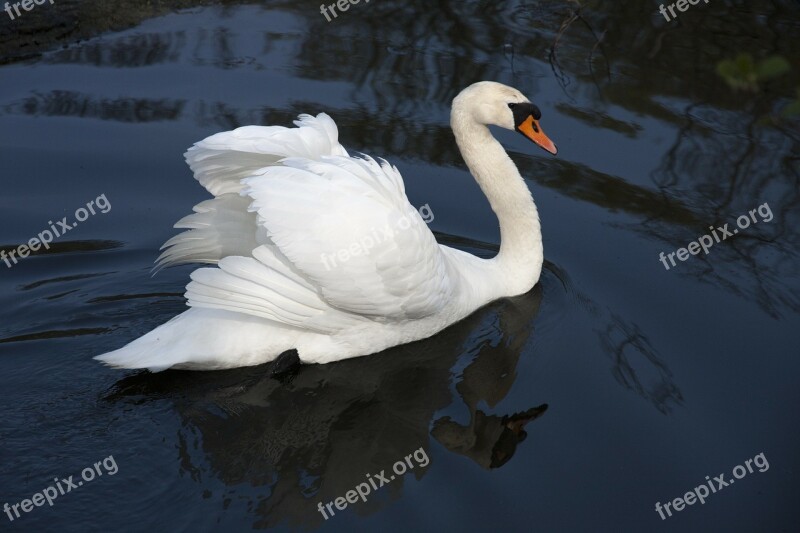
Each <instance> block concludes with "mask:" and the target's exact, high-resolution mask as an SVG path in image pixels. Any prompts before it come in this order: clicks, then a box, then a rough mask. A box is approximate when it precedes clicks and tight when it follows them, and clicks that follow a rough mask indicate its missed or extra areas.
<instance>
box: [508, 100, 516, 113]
mask: <svg viewBox="0 0 800 533" xmlns="http://www.w3.org/2000/svg"><path fill="white" fill-rule="evenodd" d="M515 107H517V104H516V103H515V102H511V103H510V104H508V108H509V109H510V110H512V111H513V110H514V108H515Z"/></svg>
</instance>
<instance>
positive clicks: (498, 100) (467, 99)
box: [453, 81, 558, 155]
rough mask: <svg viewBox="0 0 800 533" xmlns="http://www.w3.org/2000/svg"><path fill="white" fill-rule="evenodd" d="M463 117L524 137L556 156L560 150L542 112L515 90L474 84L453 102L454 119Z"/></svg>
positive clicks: (492, 84)
mask: <svg viewBox="0 0 800 533" xmlns="http://www.w3.org/2000/svg"><path fill="white" fill-rule="evenodd" d="M457 116H462V117H463V118H467V119H469V120H471V121H473V122H475V123H477V124H482V125H484V126H499V127H501V128H505V129H507V130H513V131H517V132H519V133H521V134H522V135H523V136H525V137H526V138H527V139H529V140H531V141H533V142H534V143H536V144H537V145H538V146H540V147H541V148H543V149H545V150H547V151H548V152H550V153H551V154H553V155H556V153H558V149H557V148H556V145H555V144H554V143H553V141H551V140H550V138H549V137H548V136H547V135H545V133H544V131H542V127H541V126H540V125H539V120H540V119H541V118H542V112H541V111H540V110H539V108H538V107H536V105H535V104H533V103H531V101H530V100H528V99H527V98H526V97H525V95H524V94H522V93H521V92H519V91H518V90H517V89H514V88H513V87H509V86H508V85H503V84H502V83H497V82H493V81H479V82H478V83H473V84H472V85H470V86H469V87H467V88H466V89H464V90H463V91H461V92H460V93H459V95H458V96H456V98H455V99H454V100H453V117H454V119H455V118H456V117H457Z"/></svg>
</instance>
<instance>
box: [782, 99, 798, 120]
mask: <svg viewBox="0 0 800 533" xmlns="http://www.w3.org/2000/svg"><path fill="white" fill-rule="evenodd" d="M781 114H782V115H783V116H785V117H792V116H795V115H800V100H795V101H794V102H791V103H790V104H789V105H787V106H786V107H784V108H783V111H782V112H781Z"/></svg>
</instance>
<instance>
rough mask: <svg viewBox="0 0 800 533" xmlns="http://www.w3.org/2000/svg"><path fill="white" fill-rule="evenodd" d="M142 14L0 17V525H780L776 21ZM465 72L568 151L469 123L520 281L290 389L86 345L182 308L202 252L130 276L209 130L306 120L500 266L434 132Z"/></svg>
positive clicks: (793, 196)
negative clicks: (500, 159)
mask: <svg viewBox="0 0 800 533" xmlns="http://www.w3.org/2000/svg"><path fill="white" fill-rule="evenodd" d="M12 4H13V3H12ZM130 4H131V3H129V2H123V1H121V0H107V1H102V2H101V1H99V0H98V1H89V0H84V1H77V0H57V1H56V2H54V3H50V2H45V3H43V4H42V5H38V4H33V3H32V4H31V5H29V6H28V7H30V9H28V10H26V9H24V8H25V2H23V3H22V4H21V5H20V11H19V14H17V13H15V12H14V7H13V5H12V6H11V7H10V9H11V11H10V12H9V11H6V12H0V21H2V22H0V154H2V162H3V164H2V170H1V171H0V172H2V183H3V185H4V186H5V187H6V189H5V192H4V194H3V195H2V197H0V213H2V221H3V224H2V229H0V249H2V250H3V251H4V253H5V254H6V255H4V256H3V258H4V259H3V262H0V289H2V291H0V306H1V308H2V312H1V313H2V322H0V376H2V377H0V399H2V402H1V403H0V405H2V411H3V412H2V416H0V457H2V461H0V495H1V496H2V498H0V505H3V506H4V507H3V509H2V514H0V523H2V529H3V530H4V531H112V530H121V531H145V530H150V531H240V530H241V531H246V530H251V529H275V530H278V531H283V530H287V531H288V530H318V529H319V530H329V531H354V530H355V531H375V530H381V531H387V532H388V531H408V530H420V531H497V530H510V531H605V530H610V531H712V530H713V531H717V530H726V531H794V530H796V529H797V524H798V523H800V511H798V507H797V501H798V499H799V498H800V482H799V481H798V477H797V471H798V469H799V468H800V456H799V455H800V454H798V450H800V425H799V424H798V407H797V406H798V405H800V388H798V385H797V384H798V378H800V361H798V359H797V352H798V348H799V347H800V342H798V341H800V333H799V332H800V320H799V318H800V257H798V250H799V249H800V248H799V247H798V245H799V244H800V235H798V229H799V228H800V187H798V185H799V184H800V128H798V124H799V122H798V115H800V113H798V112H797V111H798V108H799V107H800V103H798V102H799V101H800V39H798V38H797V37H796V36H797V35H798V32H800V4H798V3H797V2H792V1H790V0H785V1H781V0H769V1H767V0H753V1H749V2H744V1H738V0H737V1H733V0H731V1H724V2H723V1H716V2H710V3H703V2H699V3H697V4H696V5H695V4H691V5H688V7H687V4H686V2H683V3H681V2H678V3H677V7H676V8H675V9H674V11H675V14H676V16H675V17H671V16H670V17H666V16H662V14H661V13H660V12H659V6H658V5H657V4H655V3H636V2H627V3H624V4H625V5H622V4H621V3H619V2H612V1H611V0H595V1H589V2H583V3H580V4H579V3H578V2H574V1H568V0H548V1H541V2H532V1H522V0H496V1H493V2H488V1H477V0H462V1H459V2H455V1H452V2H450V1H446V0H441V1H430V0H428V1H422V0H403V1H399V0H380V1H375V2H369V3H367V2H360V3H359V2H352V0H350V5H349V6H348V4H347V2H344V3H343V2H342V1H340V2H339V6H341V5H344V6H345V7H346V8H347V9H346V10H345V9H343V8H341V7H338V6H335V5H334V9H333V10H331V8H330V7H329V8H328V9H327V10H326V9H321V8H319V7H317V3H313V2H295V1H291V0H267V1H259V2H256V1H225V2H212V1H193V0H182V1H180V0H175V1H163V2H146V3H141V4H142V5H139V6H133V7H132V6H131V5H130ZM681 6H683V7H685V8H686V9H681ZM666 7H667V9H668V7H669V6H666ZM334 12H335V15H334ZM668 18H669V20H667V19H668ZM329 19H330V20H329ZM480 80H493V81H499V82H502V83H505V84H508V85H511V86H513V87H516V88H518V89H520V90H521V91H522V92H523V93H524V94H526V95H527V96H528V97H530V98H531V100H532V101H533V102H534V103H536V105H537V106H538V107H539V108H540V109H541V111H542V119H541V123H542V126H543V128H544V129H545V131H546V132H547V134H548V135H549V136H550V138H552V139H553V140H554V142H555V143H556V144H557V145H558V148H559V152H558V155H557V156H555V157H553V156H550V155H549V154H547V153H545V152H544V151H542V150H540V149H538V148H537V147H535V146H534V145H532V144H530V143H528V142H527V141H526V140H525V139H523V138H522V137H521V136H519V135H518V134H516V133H514V132H510V131H504V130H500V129H494V130H493V133H494V135H495V136H496V137H497V138H498V140H500V141H501V143H502V144H503V146H504V147H505V148H506V149H507V151H508V153H509V154H510V156H511V157H512V159H513V160H514V162H515V163H516V164H517V166H518V167H519V169H520V172H521V174H522V175H523V177H524V178H525V181H526V183H527V185H528V186H529V188H530V190H531V191H532V193H533V196H534V198H535V200H536V204H537V207H538V209H539V214H540V217H541V221H542V232H543V239H544V257H545V263H544V269H543V272H542V277H541V280H540V282H539V283H538V284H537V285H536V287H534V289H533V290H532V291H530V292H529V293H527V294H525V295H522V296H518V297H514V298H508V299H504V300H499V301H496V302H494V303H492V304H489V305H488V306H486V307H484V308H481V309H479V310H478V311H477V312H475V313H474V314H473V315H471V316H469V317H468V318H467V319H465V320H463V321H461V322H459V323H457V324H455V325H454V326H451V327H450V328H448V329H446V330H445V331H443V332H442V333H440V334H438V335H435V336H433V337H431V338H429V339H426V340H422V341H418V342H415V343H411V344H407V345H403V346H398V347H395V348H392V349H389V350H386V351H384V352H382V353H379V354H375V355H370V356H367V357H360V358H355V359H350V360H346V361H342V362H337V363H331V364H327V365H308V366H303V367H301V368H300V369H299V370H297V371H296V372H294V373H293V374H291V375H288V376H283V377H281V378H276V377H273V375H272V371H271V370H272V369H271V365H269V364H266V365H261V366H254V367H247V368H239V369H234V370H225V371H212V372H191V371H179V370H168V371H165V372H160V373H155V374H153V373H149V372H147V371H123V370H114V369H110V368H106V367H104V366H102V365H101V364H99V363H98V362H97V361H95V360H93V359H92V357H93V356H95V355H99V354H102V353H104V352H107V351H110V350H114V349H117V348H119V347H121V346H123V345H125V344H126V343H127V342H130V341H131V340H133V339H135V338H137V337H139V336H141V335H143V334H144V333H146V332H148V331H150V330H152V329H153V328H155V327H156V326H158V325H160V324H162V323H164V322H166V321H167V320H169V319H170V318H172V317H173V316H175V315H177V314H179V313H181V312H182V311H184V310H185V309H186V303H185V302H186V300H185V298H184V291H185V287H186V284H187V283H188V281H189V274H190V273H191V272H192V271H193V270H194V268H196V265H185V266H178V267H172V268H167V269H164V270H161V271H160V272H158V273H157V274H155V275H153V272H152V267H153V262H154V260H155V259H156V258H157V257H158V255H159V253H160V252H159V247H160V246H161V245H162V244H163V243H164V242H165V241H166V240H167V239H169V238H170V237H171V236H173V235H174V234H175V233H176V230H174V229H173V227H172V226H173V224H174V223H175V222H176V221H177V220H179V219H180V218H182V217H183V216H185V215H186V214H188V213H190V212H191V209H192V207H193V206H194V205H195V204H197V203H199V202H201V201H203V200H206V199H208V198H209V195H208V193H207V192H206V191H205V190H204V189H203V188H202V187H201V186H200V185H199V184H198V183H197V182H196V181H195V180H194V179H193V178H192V174H191V171H190V170H189V169H188V167H187V166H186V164H185V162H184V160H183V156H182V154H183V153H184V151H185V150H186V149H187V148H188V147H189V146H191V145H192V144H193V143H195V142H197V141H199V140H201V139H203V138H205V137H207V136H209V135H211V134H214V133H216V132H219V131H225V130H230V129H233V128H236V127H239V126H243V125H250V124H256V125H283V126H290V125H291V122H292V120H295V119H296V117H297V115H299V114H301V113H310V114H317V113H321V112H325V113H328V114H329V115H330V116H331V117H332V118H333V119H334V120H335V121H336V123H337V125H338V128H339V135H340V140H341V142H342V144H343V145H344V146H346V147H347V148H348V150H349V151H350V153H351V154H354V153H357V152H363V153H366V154H370V155H372V156H375V157H383V158H386V159H387V160H389V161H390V162H391V163H393V164H394V165H396V166H397V167H398V169H399V170H400V172H401V173H402V175H403V177H404V180H405V188H406V192H407V194H408V197H409V200H410V202H411V203H412V204H413V205H414V206H424V205H426V206H429V209H430V213H431V214H432V220H431V222H430V225H429V227H430V228H431V230H433V232H434V234H435V236H436V238H437V240H438V241H439V242H440V243H442V244H446V245H449V246H452V247H455V248H458V249H461V250H464V251H467V252H470V253H473V254H476V255H478V256H481V257H486V258H488V257H492V256H493V255H495V254H496V253H497V251H498V249H499V242H500V233H499V229H498V223H497V218H496V216H495V215H494V213H493V212H492V210H491V208H490V206H489V204H488V202H487V201H486V199H485V197H484V196H483V194H482V192H481V190H480V189H479V188H478V186H477V184H476V183H475V181H474V180H473V179H472V178H471V177H470V175H469V172H468V170H467V169H466V167H465V165H464V162H463V159H462V158H461V155H460V153H459V151H458V148H457V146H456V144H455V141H454V138H453V134H452V131H451V129H450V124H449V116H450V104H451V102H452V100H453V98H454V97H455V96H456V95H457V94H458V93H459V91H461V90H462V89H463V88H465V87H467V86H468V85H470V84H472V83H474V82H476V81H480ZM69 220H71V221H73V222H75V221H78V223H77V224H74V226H73V225H72V224H68V225H69V226H70V227H69V228H67V227H65V226H64V223H65V221H69ZM59 221H61V222H59ZM48 233H49V234H50V235H51V237H48V236H47V235H48ZM34 238H38V239H40V240H48V239H49V240H50V241H51V242H48V247H46V248H45V247H39V250H36V251H34V252H33V253H31V254H30V255H28V254H27V253H25V254H23V253H19V250H20V246H23V245H26V244H29V243H30V240H31V239H34ZM692 243H694V244H692ZM31 248H32V247H31ZM12 251H16V252H17V253H18V255H16V256H15V257H13V258H11V259H6V258H9V257H10V256H9V255H8V254H10V253H11V252H12ZM35 494H40V496H38V497H36V496H34V495H35ZM26 501H27V503H26ZM337 502H338V503H337ZM15 505H16V507H14V506H15Z"/></svg>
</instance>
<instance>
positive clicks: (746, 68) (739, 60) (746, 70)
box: [736, 54, 756, 77]
mask: <svg viewBox="0 0 800 533" xmlns="http://www.w3.org/2000/svg"><path fill="white" fill-rule="evenodd" d="M755 68H756V65H755V63H754V62H753V56H751V55H750V54H739V55H738V56H736V69H737V70H738V71H739V74H741V75H742V77H747V76H749V75H751V74H753V73H754V72H755Z"/></svg>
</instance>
